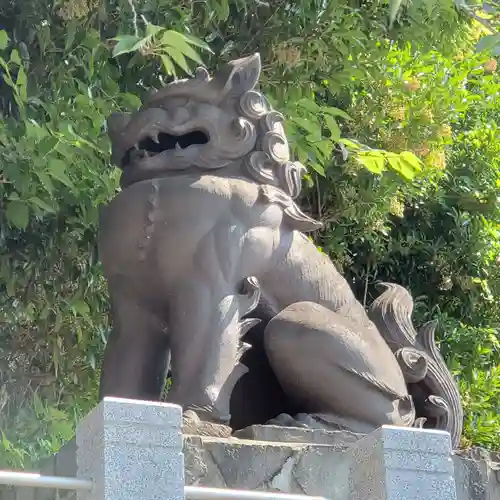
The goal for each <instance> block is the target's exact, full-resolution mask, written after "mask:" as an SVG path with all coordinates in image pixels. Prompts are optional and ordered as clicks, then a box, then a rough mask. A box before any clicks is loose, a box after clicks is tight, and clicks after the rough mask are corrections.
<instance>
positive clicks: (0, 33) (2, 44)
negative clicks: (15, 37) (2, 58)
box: [0, 30, 9, 50]
mask: <svg viewBox="0 0 500 500" xmlns="http://www.w3.org/2000/svg"><path fill="white" fill-rule="evenodd" d="M8 44H9V35H7V32H5V31H4V30H0V50H5V49H6V48H7V45H8Z"/></svg>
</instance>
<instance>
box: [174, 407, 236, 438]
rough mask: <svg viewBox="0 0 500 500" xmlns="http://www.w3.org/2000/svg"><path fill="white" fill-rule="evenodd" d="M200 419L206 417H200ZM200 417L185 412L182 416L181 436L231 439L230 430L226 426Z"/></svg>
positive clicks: (191, 412)
mask: <svg viewBox="0 0 500 500" xmlns="http://www.w3.org/2000/svg"><path fill="white" fill-rule="evenodd" d="M201 417H202V418H203V417H205V418H206V417H207V416H206V415H201ZM202 418H200V415H198V413H197V412H195V411H193V410H187V411H185V412H184V414H183V416H182V432H183V434H191V435H196V436H210V437H231V433H232V429H231V427H229V426H228V425H224V424H218V423H215V422H211V421H209V419H207V420H202Z"/></svg>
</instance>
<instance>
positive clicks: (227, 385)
mask: <svg viewBox="0 0 500 500" xmlns="http://www.w3.org/2000/svg"><path fill="white" fill-rule="evenodd" d="M260 72H261V62H260V56H259V54H254V55H251V56H249V57H245V58H242V59H238V60H235V61H232V62H230V63H228V64H227V65H225V66H224V67H222V68H221V69H220V70H219V71H218V72H217V73H216V74H215V75H214V76H213V77H210V75H209V73H208V71H207V70H206V69H204V68H198V70H197V71H196V73H195V76H194V77H193V78H191V79H185V80H177V81H174V82H173V83H170V84H168V85H166V86H165V87H163V88H162V89H160V90H157V91H155V92H153V93H152V94H151V95H150V96H149V98H148V100H147V102H145V104H144V105H143V106H142V107H141V108H140V109H139V110H138V111H136V112H134V113H130V114H114V115H112V116H111V117H110V118H109V120H108V132H109V136H110V139H111V144H112V159H113V162H114V163H115V164H116V165H118V167H119V168H120V169H121V171H122V173H121V190H120V192H119V193H118V194H117V196H116V197H115V198H114V199H113V200H112V201H111V202H110V203H109V204H108V205H106V206H104V207H102V211H101V219H100V234H99V251H100V258H101V261H102V264H103V269H104V273H105V277H106V279H107V281H108V286H109V293H110V299H111V314H112V319H113V329H112V332H111V334H110V337H109V340H108V343H107V346H106V350H105V355H104V361H103V366H102V373H101V384H100V395H101V397H104V396H116V397H125V398H134V399H143V400H158V399H160V398H161V397H162V394H163V389H164V384H165V379H166V374H167V373H170V375H171V385H170V387H169V390H168V394H167V396H166V399H167V401H169V402H173V403H177V404H179V405H182V407H183V408H184V411H185V415H189V416H190V417H189V418H192V419H195V420H196V419H197V421H198V422H199V423H209V424H210V425H212V426H213V428H217V427H218V426H221V427H224V426H225V427H226V428H229V429H231V428H232V429H239V428H242V427H244V426H246V425H251V424H259V423H266V422H270V423H273V424H278V425H290V426H313V427H317V426H319V427H325V428H331V429H346V430H349V431H353V432H358V433H368V432H371V431H372V430H374V429H375V428H377V427H380V426H381V425H384V424H390V425H396V426H425V427H430V428H435V429H443V430H447V431H449V432H450V434H451V437H452V441H453V445H454V446H457V445H458V442H459V439H460V434H461V428H462V427H461V426H462V407H461V405H460V397H459V393H458V391H457V388H456V385H455V383H454V381H453V379H452V377H451V375H450V373H449V371H448V370H447V368H446V365H445V364H444V362H443V360H442V358H441V356H440V354H439V352H438V350H437V348H436V345H435V342H434V329H435V324H433V323H430V324H427V325H424V327H423V328H422V329H421V330H420V332H418V333H417V331H416V330H415V329H414V327H413V324H412V320H411V315H412V310H413V301H412V298H411V296H410V294H409V293H408V292H407V291H406V289H404V288H403V287H401V286H399V285H394V284H384V287H385V291H384V292H383V293H382V294H381V295H380V296H379V297H378V298H377V299H376V300H375V301H374V302H373V303H372V305H371V307H370V308H369V310H368V311H366V310H365V308H364V307H363V306H362V304H360V303H359V302H358V301H357V300H356V298H355V296H354V294H353V292H352V291H351V288H350V286H349V285H348V283H347V281H346V280H345V279H344V278H343V276H342V275H341V274H340V273H339V272H338V271H337V269H336V268H335V266H334V265H333V263H332V262H331V261H330V259H329V258H328V257H327V256H326V255H324V254H323V253H321V252H320V251H319V250H318V249H317V248H316V247H315V245H314V244H313V243H312V241H311V240H310V239H309V238H308V237H307V236H305V235H304V233H307V232H310V231H314V230H316V229H318V228H320V227H321V224H320V223H319V222H317V221H315V220H314V219H312V218H311V217H309V216H308V215H306V214H305V213H304V212H303V211H302V210H301V209H300V208H299V206H298V205H297V203H296V201H295V200H296V198H297V197H298V195H299V194H300V191H301V185H302V177H303V174H304V172H305V168H304V167H303V166H302V165H301V164H300V163H298V162H296V161H293V160H292V159H291V158H290V152H289V146H288V142H287V138H286V136H285V133H284V129H283V120H284V118H283V116H282V115H281V114H280V113H279V112H277V111H275V110H273V109H272V107H271V106H270V105H269V103H268V101H267V99H266V98H265V97H264V96H263V94H262V93H261V92H259V91H258V90H256V85H257V83H258V80H259V77H260Z"/></svg>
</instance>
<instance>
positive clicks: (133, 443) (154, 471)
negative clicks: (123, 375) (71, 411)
mask: <svg viewBox="0 0 500 500" xmlns="http://www.w3.org/2000/svg"><path fill="white" fill-rule="evenodd" d="M181 429H182V410H181V408H180V407H179V406H177V405H171V404H167V403H151V402H145V401H132V400H126V399H117V398H105V399H104V401H102V402H101V403H100V404H99V405H98V406H97V407H96V408H95V409H94V410H93V411H92V412H91V413H90V414H89V415H87V417H86V418H85V419H84V420H83V421H82V422H81V423H80V425H79V426H78V428H77V433H76V444H77V450H76V463H77V476H79V477H82V478H88V479H91V480H92V481H94V488H93V490H92V491H91V492H90V493H88V492H83V493H78V498H79V500H130V499H135V500H184V460H183V454H182V432H181Z"/></svg>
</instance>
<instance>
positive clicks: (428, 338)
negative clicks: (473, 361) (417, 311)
mask: <svg viewBox="0 0 500 500" xmlns="http://www.w3.org/2000/svg"><path fill="white" fill-rule="evenodd" d="M381 285H382V287H383V288H385V291H384V292H383V293H382V294H381V295H380V296H379V297H378V298H377V299H376V300H375V301H374V302H373V303H372V305H371V307H370V308H369V310H368V315H369V317H370V319H371V320H372V321H373V323H375V325H376V327H377V328H378V330H379V332H380V334H381V335H382V337H383V338H384V339H385V341H386V342H387V344H388V345H389V347H390V348H391V350H392V352H393V353H394V355H395V356H396V359H397V360H398V362H399V365H400V367H401V370H402V371H403V375H404V377H405V381H406V383H407V385H408V392H409V393H410V394H411V395H412V397H413V399H414V400H415V407H416V410H417V419H416V421H415V424H414V425H415V426H425V427H427V428H432V429H439V430H444V431H447V432H449V433H450V435H451V440H452V445H453V447H454V448H456V447H458V445H459V443H460V436H461V433H462V426H463V409H462V405H461V401H460V393H459V390H458V387H457V384H456V383H455V380H454V379H453V377H452V375H451V373H450V371H449V369H448V367H447V366H446V363H445V362H444V360H443V358H442V356H441V354H440V353H439V350H438V348H437V345H436V342H435V337H434V333H435V330H436V326H437V323H436V322H429V323H426V324H425V325H424V326H423V327H422V328H421V330H420V331H419V332H417V331H416V330H415V327H414V326H413V322H412V313H413V299H412V297H411V295H410V293H409V292H408V290H406V288H404V287H402V286H400V285H396V284H393V283H382V284H381Z"/></svg>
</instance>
